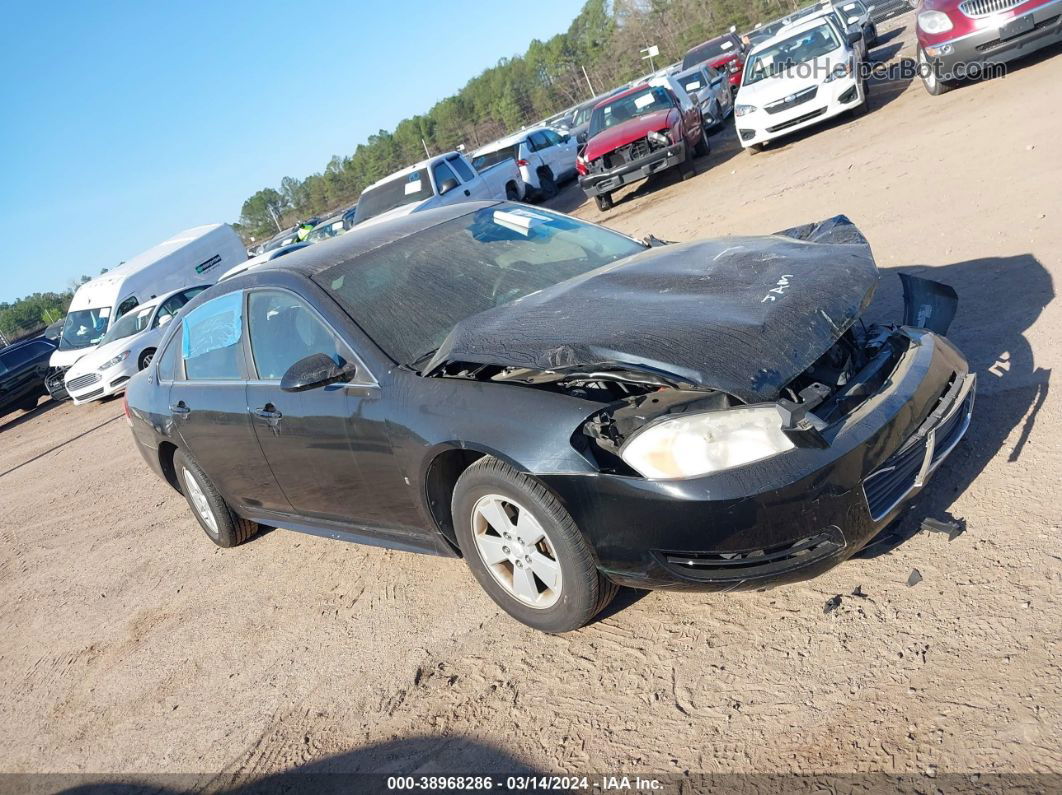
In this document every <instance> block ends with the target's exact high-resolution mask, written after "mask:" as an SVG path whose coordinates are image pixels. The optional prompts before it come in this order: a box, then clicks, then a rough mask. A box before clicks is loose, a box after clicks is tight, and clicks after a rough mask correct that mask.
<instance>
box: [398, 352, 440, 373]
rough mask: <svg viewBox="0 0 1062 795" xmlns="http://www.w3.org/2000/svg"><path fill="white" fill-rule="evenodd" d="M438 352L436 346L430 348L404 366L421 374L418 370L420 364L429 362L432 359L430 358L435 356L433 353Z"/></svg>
mask: <svg viewBox="0 0 1062 795" xmlns="http://www.w3.org/2000/svg"><path fill="white" fill-rule="evenodd" d="M438 352H439V349H438V348H432V349H431V350H430V351H425V352H424V353H422V354H421V355H420V356H418V357H417V358H416V359H414V360H413V361H411V362H410V363H409V364H407V365H406V367H408V368H409V369H410V370H412V371H413V372H415V373H420V374H421V375H423V373H421V370H420V368H421V366H422V365H425V364H427V363H428V362H430V361H431V360H432V358H433V357H434V356H435V354H437V353H438Z"/></svg>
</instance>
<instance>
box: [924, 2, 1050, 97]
mask: <svg viewBox="0 0 1062 795" xmlns="http://www.w3.org/2000/svg"><path fill="white" fill-rule="evenodd" d="M984 24H985V27H983V28H981V29H980V30H978V31H976V32H975V33H970V34H967V35H965V36H961V37H958V38H955V39H949V40H948V41H942V42H936V43H921V42H920V44H921V45H922V49H923V50H924V51H925V53H926V56H927V58H928V59H929V62H930V65H931V66H932V67H933V68H934V69H936V70H937V76H938V78H940V79H942V80H958V79H962V78H965V77H978V76H980V75H981V74H982V73H983V71H984V68H985V67H986V66H988V65H991V64H1004V63H1007V62H1009V61H1013V60H1015V59H1017V58H1022V57H1024V56H1026V55H1029V54H1031V53H1034V52H1036V51H1037V50H1040V49H1042V48H1044V47H1048V46H1050V45H1052V44H1056V43H1058V42H1060V41H1062V0H1053V2H1050V3H1045V4H1044V5H1042V6H1039V7H1038V8H1034V9H1033V10H1031V11H1027V12H1025V13H1018V14H1014V15H1013V16H1008V15H1006V14H998V15H996V16H995V17H990V18H987V19H985V20H984Z"/></svg>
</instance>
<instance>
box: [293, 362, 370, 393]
mask: <svg viewBox="0 0 1062 795" xmlns="http://www.w3.org/2000/svg"><path fill="white" fill-rule="evenodd" d="M353 376H354V365H352V364H345V365H338V364H336V363H335V360H333V359H332V357H331V356H327V355H325V354H323V353H314V354H312V355H310V356H307V357H306V358H305V359H299V361H297V362H295V364H293V365H292V366H291V367H289V368H288V371H287V372H286V373H284V377H283V378H281V379H280V388H281V389H282V390H284V391H285V392H305V391H306V390H308V389H317V388H318V387H323V386H328V385H329V384H335V383H338V382H340V381H345V380H347V379H349V378H352V377H353Z"/></svg>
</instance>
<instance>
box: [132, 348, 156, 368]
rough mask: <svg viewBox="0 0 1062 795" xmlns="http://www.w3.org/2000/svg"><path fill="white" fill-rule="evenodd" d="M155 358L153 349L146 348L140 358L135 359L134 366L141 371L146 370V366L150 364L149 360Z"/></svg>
mask: <svg viewBox="0 0 1062 795" xmlns="http://www.w3.org/2000/svg"><path fill="white" fill-rule="evenodd" d="M154 358H155V349H154V348H148V349H147V350H145V351H144V352H143V353H141V354H140V358H139V359H137V362H136V366H137V367H138V368H139V369H141V370H146V369H147V367H148V365H149V364H151V360H152V359H154Z"/></svg>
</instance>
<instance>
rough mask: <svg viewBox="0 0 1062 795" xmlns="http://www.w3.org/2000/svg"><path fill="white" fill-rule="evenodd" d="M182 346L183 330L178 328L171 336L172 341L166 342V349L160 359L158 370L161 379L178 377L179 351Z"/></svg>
mask: <svg viewBox="0 0 1062 795" xmlns="http://www.w3.org/2000/svg"><path fill="white" fill-rule="evenodd" d="M180 348H181V330H180V329H177V332H176V333H175V334H174V335H173V336H172V337H170V341H169V342H168V343H167V344H166V349H165V350H164V351H163V352H162V355H161V356H160V357H159V359H158V362H159V363H158V370H157V372H158V377H159V380H160V381H173V380H174V379H175V378H176V377H177V375H176V372H175V368H176V366H177V351H179V350H180Z"/></svg>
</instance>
